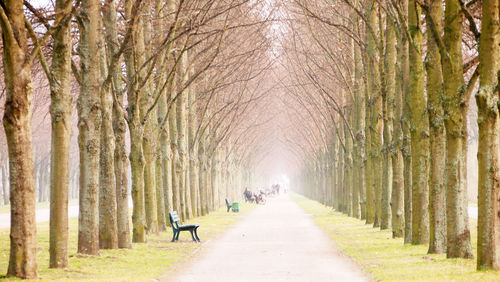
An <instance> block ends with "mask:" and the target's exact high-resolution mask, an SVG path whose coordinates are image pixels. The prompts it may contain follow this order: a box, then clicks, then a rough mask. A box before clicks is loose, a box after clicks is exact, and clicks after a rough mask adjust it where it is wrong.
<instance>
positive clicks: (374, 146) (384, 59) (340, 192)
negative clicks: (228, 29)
mask: <svg viewBox="0 0 500 282" xmlns="http://www.w3.org/2000/svg"><path fill="white" fill-rule="evenodd" d="M289 4H290V5H289V6H288V7H287V9H286V13H284V17H286V18H288V19H291V20H290V21H289V22H288V28H287V33H286V34H284V36H283V38H284V39H283V46H284V53H285V54H286V56H285V58H284V60H283V65H284V66H286V68H287V69H289V70H291V73H292V75H291V76H290V78H288V82H284V83H283V85H284V86H286V87H287V91H288V92H289V93H290V94H291V95H290V97H292V98H293V99H288V100H287V103H288V105H289V108H291V109H293V110H292V111H290V113H289V116H290V119H292V120H294V122H297V123H300V124H302V126H300V127H299V128H300V129H296V130H292V131H291V133H289V134H288V136H285V138H283V142H284V143H286V144H287V145H288V148H289V150H290V151H292V153H293V154H294V155H296V156H297V157H298V160H297V163H298V164H299V165H298V166H299V167H301V170H300V171H301V172H300V173H299V177H298V178H297V179H296V182H297V185H298V187H299V188H298V189H299V190H300V191H301V192H302V193H304V194H305V195H307V196H309V197H311V198H313V199H317V200H319V201H321V202H322V203H324V204H327V205H331V206H333V207H334V208H336V209H337V210H340V211H342V212H344V213H346V214H348V215H350V216H353V217H356V218H360V219H364V220H366V223H367V224H373V226H374V227H380V228H381V229H388V228H392V232H393V236H394V237H404V242H405V243H411V244H429V253H446V254H447V257H448V258H457V257H459V258H473V252H472V246H471V238H470V231H469V222H468V211H467V210H468V200H467V174H468V173H475V172H474V171H468V167H467V165H466V163H467V162H466V156H467V148H468V130H470V127H476V126H478V127H479V149H478V152H479V153H478V165H479V169H478V176H479V177H478V186H479V192H478V208H479V222H478V245H477V248H478V253H477V268H478V269H499V268H500V257H499V256H498V251H499V250H500V241H499V240H500V221H499V218H498V214H499V212H500V207H499V204H498V200H499V196H500V195H499V188H500V187H499V179H500V178H499V175H498V173H499V168H500V167H499V159H498V156H499V146H498V145H499V138H498V137H499V136H498V134H499V130H500V128H499V123H498V122H499V114H498V110H499V109H498V100H499V88H498V71H499V62H500V61H499V55H500V54H499V50H498V49H499V46H498V44H499V36H500V34H499V2H498V1H497V0H483V1H462V0H446V1H441V0H422V1H421V0H405V1H390V0H387V1H378V0H366V1H364V0H363V1H361V0H354V1H351V0H342V1H340V0H339V1H333V2H328V3H326V2H324V1H301V0H295V1H290V2H289ZM472 94H475V95H472ZM474 97H475V101H474ZM474 102H475V103H474ZM471 103H473V104H477V108H478V110H477V111H478V120H477V125H476V124H468V119H470V117H469V116H468V114H469V113H470V111H469V108H470V104H471ZM468 127H469V128H468Z"/></svg>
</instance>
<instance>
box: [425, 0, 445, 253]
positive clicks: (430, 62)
mask: <svg viewBox="0 0 500 282" xmlns="http://www.w3.org/2000/svg"><path fill="white" fill-rule="evenodd" d="M442 10H443V8H442V1H432V3H430V5H429V9H428V11H427V13H426V22H427V25H429V26H430V25H431V24H433V25H434V29H435V30H436V31H437V32H438V33H439V36H440V35H441V33H442V32H443V26H442V23H441V22H442V18H443V11H442ZM431 18H432V21H431ZM426 38H427V57H426V64H425V68H426V71H427V104H428V106H427V108H428V112H429V125H430V155H431V156H432V157H431V158H430V176H429V196H430V198H429V224H430V225H429V233H430V236H429V251H428V252H429V253H431V254H440V253H444V252H446V187H445V179H446V175H445V160H446V133H445V128H444V109H443V104H442V103H443V102H442V96H443V74H442V68H441V56H440V53H439V47H438V44H437V42H436V38H435V36H434V35H433V34H432V32H430V31H429V32H427V34H426Z"/></svg>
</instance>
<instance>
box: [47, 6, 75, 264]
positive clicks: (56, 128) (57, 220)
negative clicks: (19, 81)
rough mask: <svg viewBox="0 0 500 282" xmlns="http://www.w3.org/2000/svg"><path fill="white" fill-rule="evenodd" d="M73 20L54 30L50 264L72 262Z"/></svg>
mask: <svg viewBox="0 0 500 282" xmlns="http://www.w3.org/2000/svg"><path fill="white" fill-rule="evenodd" d="M71 8H72V2H71V1H67V0H58V1H56V13H69V12H70V11H71ZM70 29H71V21H69V20H67V21H65V22H64V23H62V24H61V26H60V27H59V29H58V30H57V32H56V33H55V34H54V36H53V37H54V45H53V54H52V66H51V68H50V79H49V82H50V97H51V106H50V115H51V120H52V138H51V151H50V152H51V156H50V157H51V161H50V165H51V169H50V191H51V192H50V242H49V253H50V267H51V268H64V267H67V266H68V191H69V179H70V178H69V177H70V165H69V153H70V146H71V144H70V143H71V134H72V132H71V131H72V130H71V129H72V128H71V127H72V125H71V113H72V110H73V105H72V98H71V50H72V44H71V34H70Z"/></svg>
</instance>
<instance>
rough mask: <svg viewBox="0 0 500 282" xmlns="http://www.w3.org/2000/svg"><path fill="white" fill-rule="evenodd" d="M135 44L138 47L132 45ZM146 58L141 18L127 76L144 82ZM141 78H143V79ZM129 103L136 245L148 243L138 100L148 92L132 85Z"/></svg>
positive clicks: (129, 54) (128, 8)
mask: <svg viewBox="0 0 500 282" xmlns="http://www.w3.org/2000/svg"><path fill="white" fill-rule="evenodd" d="M137 12H140V11H132V1H130V0H127V1H126V2H125V15H126V18H127V19H129V20H130V19H132V13H137ZM132 42H133V43H135V44H132ZM143 56H144V35H143V18H142V17H138V18H137V23H136V27H135V29H134V31H133V32H132V38H131V41H130V42H129V46H128V48H126V49H125V53H124V57H125V63H126V66H127V77H128V78H130V79H131V80H132V78H133V77H134V78H136V79H138V80H139V79H140V78H141V77H143V76H141V75H138V76H136V70H137V69H138V68H139V66H141V65H142V63H143V62H142V59H143ZM139 76H140V77H139ZM137 77H139V78H137ZM127 92H128V93H127V100H128V108H127V112H128V113H127V115H128V126H129V132H130V155H129V160H130V168H131V172H132V201H133V203H134V206H133V211H132V241H133V242H135V243H145V242H146V231H147V227H146V217H145V212H146V211H145V208H144V165H145V160H144V152H143V147H142V142H143V137H144V126H143V125H142V123H141V120H142V116H141V111H140V105H139V103H138V101H139V100H140V97H141V96H142V95H144V90H140V91H139V90H138V89H136V87H135V86H134V85H133V84H132V81H130V82H129V85H128V91H127Z"/></svg>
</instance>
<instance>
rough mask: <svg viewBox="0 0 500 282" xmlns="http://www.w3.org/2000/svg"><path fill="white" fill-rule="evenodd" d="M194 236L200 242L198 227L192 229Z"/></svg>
mask: <svg viewBox="0 0 500 282" xmlns="http://www.w3.org/2000/svg"><path fill="white" fill-rule="evenodd" d="M194 236H196V240H197V241H198V242H201V241H200V237H198V227H196V228H195V229H194Z"/></svg>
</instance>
